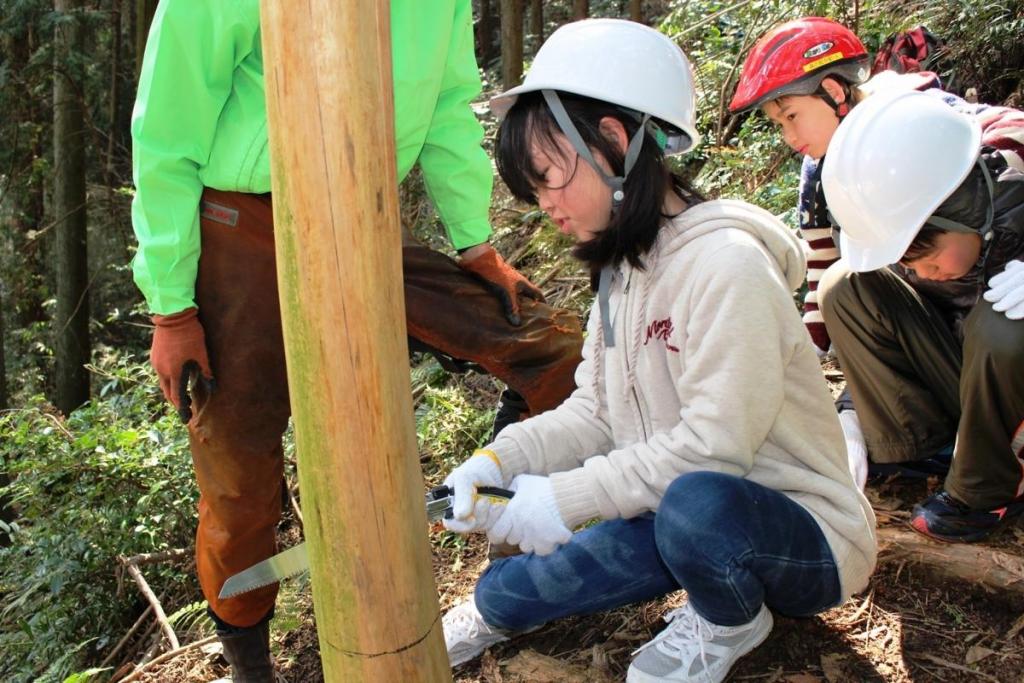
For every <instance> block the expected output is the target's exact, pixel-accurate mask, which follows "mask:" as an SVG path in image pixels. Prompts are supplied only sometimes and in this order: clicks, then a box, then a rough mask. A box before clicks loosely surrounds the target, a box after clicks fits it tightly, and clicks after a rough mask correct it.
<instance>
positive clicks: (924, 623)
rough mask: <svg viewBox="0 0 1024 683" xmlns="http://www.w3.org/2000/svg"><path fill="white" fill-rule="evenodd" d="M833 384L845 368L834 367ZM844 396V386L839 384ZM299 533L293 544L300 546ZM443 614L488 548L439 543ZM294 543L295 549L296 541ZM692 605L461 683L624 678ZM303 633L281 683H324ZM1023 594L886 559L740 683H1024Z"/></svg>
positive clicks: (204, 665) (307, 613)
mask: <svg viewBox="0 0 1024 683" xmlns="http://www.w3.org/2000/svg"><path fill="white" fill-rule="evenodd" d="M826 373H827V376H829V377H830V380H835V379H837V376H836V372H835V370H834V368H831V367H829V366H826ZM832 384H833V388H834V390H838V388H839V386H841V385H839V384H836V382H835V381H833V382H832ZM939 484H940V482H939V481H938V480H936V479H934V478H933V479H931V480H928V481H923V480H917V481H908V480H896V479H890V480H888V481H872V482H870V483H869V485H868V490H869V495H870V497H871V499H872V501H873V503H874V504H875V505H876V508H879V509H882V510H886V511H888V513H887V514H884V515H881V516H880V518H881V519H883V520H885V521H883V522H881V524H880V526H882V527H886V526H900V525H902V524H903V523H904V522H903V521H902V520H904V519H905V518H906V516H907V515H908V514H909V510H910V508H911V507H912V506H913V503H914V502H915V501H917V500H920V499H921V498H923V497H924V496H925V495H927V493H928V492H929V491H930V490H933V489H935V488H936V487H937V486H939ZM293 534H294V531H293V532H292V535H293ZM430 534H431V541H432V544H433V547H434V555H433V559H434V575H435V580H436V583H437V587H438V595H439V600H440V603H441V607H442V609H447V608H448V607H450V606H452V605H453V604H455V603H457V602H459V601H460V600H462V599H464V598H465V597H467V596H469V595H470V594H471V592H472V589H473V584H474V581H475V579H476V576H477V575H478V574H479V572H480V570H481V569H482V568H483V567H484V566H485V564H486V561H487V560H486V543H485V541H484V539H482V538H477V537H474V538H470V539H469V541H468V542H467V544H466V546H465V547H464V548H462V549H461V550H456V549H453V548H452V547H451V546H450V544H443V543H442V541H443V539H444V534H443V530H442V529H441V528H440V527H435V528H432V529H431V531H430ZM289 542H293V541H292V539H289ZM987 545H988V546H989V547H992V548H994V549H999V550H1001V551H1003V552H1007V553H1011V554H1013V555H1016V556H1020V557H1022V558H1024V528H1022V527H1021V526H1014V527H1011V528H1008V529H1005V530H1003V531H1002V532H1000V533H999V534H998V535H997V536H996V538H994V539H993V540H992V542H991V543H989V544H987ZM684 600H685V595H684V594H676V595H670V596H667V597H666V598H664V599H662V600H658V601H653V602H649V603H644V604H639V605H632V606H629V607H625V608H621V609H618V610H614V611H612V612H606V613H603V614H597V615H592V616H587V617H577V618H570V619H565V620H562V621H560V622H557V623H555V624H552V625H550V626H548V627H546V628H543V629H541V630H540V631H537V632H535V633H532V634H530V635H528V636H524V637H522V638H517V639H515V640H513V641H511V642H509V643H504V644H501V645H499V646H496V647H494V648H492V649H491V650H489V651H488V652H487V653H485V654H484V656H483V657H481V658H480V659H478V660H477V661H475V662H471V663H469V664H467V665H464V666H462V667H459V668H458V669H456V670H455V671H454V672H453V673H454V680H455V681H456V683H514V682H518V681H530V682H531V683H543V682H547V681H550V682H552V683H554V682H556V681H557V682H559V683H561V682H570V683H572V682H576V681H578V682H580V683H584V682H588V683H589V682H595V683H610V682H611V681H621V680H624V678H625V672H626V668H627V667H628V666H629V661H630V653H631V652H632V650H633V649H635V648H636V647H638V646H639V645H641V644H643V643H644V642H646V641H647V640H648V639H649V638H650V637H651V636H652V635H653V634H655V633H657V632H658V631H659V630H660V629H661V627H662V625H663V623H662V620H661V617H662V615H663V614H664V613H665V612H667V611H668V610H669V609H671V608H672V607H675V606H678V605H679V604H680V603H682V602H683V601H684ZM302 601H303V602H302V613H301V614H300V621H301V623H302V625H301V626H300V627H299V628H297V629H294V630H291V631H289V632H287V633H276V634H275V635H274V651H275V657H276V660H277V664H278V667H279V669H280V674H281V680H283V681H288V682H289V683H307V682H310V683H315V682H317V681H322V680H323V674H322V671H321V668H320V661H319V650H318V645H317V639H316V627H315V625H314V618H313V610H312V604H311V602H310V601H309V597H308V594H306V595H305V596H304V597H303V598H302ZM1022 627H1024V592H1022V591H1017V590H1003V591H994V590H992V589H985V588H983V587H982V586H981V585H980V584H971V583H967V582H964V581H962V580H957V579H951V578H949V577H948V576H946V575H945V574H944V573H943V572H942V571H941V568H936V567H931V566H925V565H921V564H917V563H914V562H908V561H906V560H898V559H893V558H887V557H886V556H885V555H883V556H882V557H881V558H880V561H879V565H878V569H877V571H876V573H875V575H874V577H873V579H872V581H871V584H870V586H869V587H868V589H867V590H866V591H864V592H863V593H861V594H859V595H856V596H854V597H852V598H851V599H850V600H849V601H847V602H846V603H845V604H843V605H842V606H840V607H837V608H835V609H832V610H829V611H828V612H825V613H823V614H821V615H819V616H817V617H814V618H811V619H789V618H785V617H778V616H777V617H776V620H775V629H774V631H773V632H772V634H771V636H770V637H769V638H768V640H767V641H766V642H765V643H764V644H763V645H762V646H761V647H759V648H758V649H757V650H755V651H754V652H753V653H752V654H750V655H749V656H747V657H746V658H744V659H743V660H742V661H741V662H740V663H739V664H738V665H737V666H736V668H735V669H734V670H733V672H732V675H731V677H730V679H729V680H731V681H760V682H763V683H775V682H784V683H813V682H815V681H827V682H828V683H853V682H857V681H884V682H887V683H890V682H891V683H904V682H906V681H943V682H946V681H950V682H952V681H998V682H1011V681H1012V682H1016V681H1024V674H1022V671H1024V634H1022V630H1024V628H1022ZM224 674H225V668H224V666H223V661H222V660H220V659H219V657H217V656H216V655H215V654H214V655H210V654H203V653H198V652H196V653H190V654H186V655H183V656H181V657H178V658H176V659H174V660H172V661H171V662H170V663H168V664H167V665H166V666H164V667H162V668H159V669H157V670H155V671H154V672H153V673H152V674H151V675H150V676H148V677H145V678H143V679H142V680H144V681H150V682H153V681H184V682H187V683H198V682H203V683H206V682H207V681H211V680H213V679H215V678H217V677H218V676H220V675H224Z"/></svg>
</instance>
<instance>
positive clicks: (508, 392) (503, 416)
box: [491, 389, 529, 441]
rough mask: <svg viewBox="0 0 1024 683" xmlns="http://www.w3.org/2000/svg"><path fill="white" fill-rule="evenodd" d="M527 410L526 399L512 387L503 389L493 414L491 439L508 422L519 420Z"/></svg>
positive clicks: (496, 436) (496, 435)
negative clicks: (496, 409)
mask: <svg viewBox="0 0 1024 683" xmlns="http://www.w3.org/2000/svg"><path fill="white" fill-rule="evenodd" d="M528 411H529V407H528V406H527V405H526V399H524V398H523V397H522V396H520V395H519V394H518V393H517V392H515V391H513V390H512V389H505V391H503V392H501V397H500V398H499V399H498V412H497V413H496V414H495V415H494V430H493V432H492V433H491V441H494V439H496V438H498V433H499V432H501V430H502V429H504V428H505V427H508V426H509V425H510V424H515V423H516V422H519V420H520V418H522V416H523V414H524V413H526V412H528Z"/></svg>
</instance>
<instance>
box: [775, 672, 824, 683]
mask: <svg viewBox="0 0 1024 683" xmlns="http://www.w3.org/2000/svg"><path fill="white" fill-rule="evenodd" d="M782 680H784V681H786V683H821V679H820V678H819V677H817V676H815V675H814V674H807V673H803V674H790V675H789V676H786V677H785V678H783V679H782Z"/></svg>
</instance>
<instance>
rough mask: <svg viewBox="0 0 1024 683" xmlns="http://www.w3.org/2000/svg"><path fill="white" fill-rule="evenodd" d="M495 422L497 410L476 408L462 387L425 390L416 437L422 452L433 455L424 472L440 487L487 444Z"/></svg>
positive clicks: (456, 384) (417, 416)
mask: <svg viewBox="0 0 1024 683" xmlns="http://www.w3.org/2000/svg"><path fill="white" fill-rule="evenodd" d="M486 381H494V380H486ZM493 421H494V410H493V409H481V408H478V407H476V406H474V405H473V404H472V402H471V401H470V398H469V392H468V391H467V389H466V388H465V387H464V386H462V385H461V383H446V384H441V385H439V386H428V387H426V389H425V390H424V392H423V396H422V398H421V399H420V403H419V405H418V406H417V408H416V436H417V438H418V440H419V444H420V450H421V451H422V452H425V453H427V454H429V455H430V461H429V462H428V463H427V464H426V465H425V468H424V469H425V472H424V474H425V475H426V476H427V478H428V480H429V481H431V483H434V484H439V483H440V480H441V479H443V478H444V475H446V474H447V473H448V472H450V471H451V470H452V469H454V468H455V467H456V466H457V465H458V464H460V463H461V462H462V461H463V460H465V459H466V458H467V457H468V456H469V454H470V453H472V451H473V449H475V448H479V447H480V446H483V445H484V444H485V443H487V441H488V439H489V438H490V435H491V428H492V426H493Z"/></svg>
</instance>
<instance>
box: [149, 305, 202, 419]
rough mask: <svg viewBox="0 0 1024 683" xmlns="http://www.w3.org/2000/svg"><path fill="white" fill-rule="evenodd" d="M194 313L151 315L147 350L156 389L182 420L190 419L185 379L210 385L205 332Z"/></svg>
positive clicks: (197, 312) (190, 311) (191, 309)
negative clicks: (150, 346)
mask: <svg viewBox="0 0 1024 683" xmlns="http://www.w3.org/2000/svg"><path fill="white" fill-rule="evenodd" d="M198 316H199V311H198V309H195V308H187V309H185V310H184V311H182V312H180V313H175V314H173V315H154V316H153V324H154V325H155V326H156V330H155V331H154V332H153V346H152V348H150V350H149V362H150V363H151V364H152V365H153V369H154V370H156V374H157V377H159V378H160V390H161V391H162V392H163V393H164V397H165V398H166V399H167V400H168V401H170V402H171V403H172V404H173V405H174V407H175V408H176V409H177V410H178V415H179V416H180V417H181V421H182V422H188V421H189V420H190V419H192V399H191V397H190V396H189V393H188V384H189V380H190V379H194V380H197V381H201V382H202V383H203V384H204V385H205V387H206V389H207V391H212V390H213V388H214V380H213V372H211V371H210V359H209V358H208V357H207V353H206V335H205V334H204V333H203V326H202V325H201V324H200V322H199V317H198ZM193 376H194V377H193Z"/></svg>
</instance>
